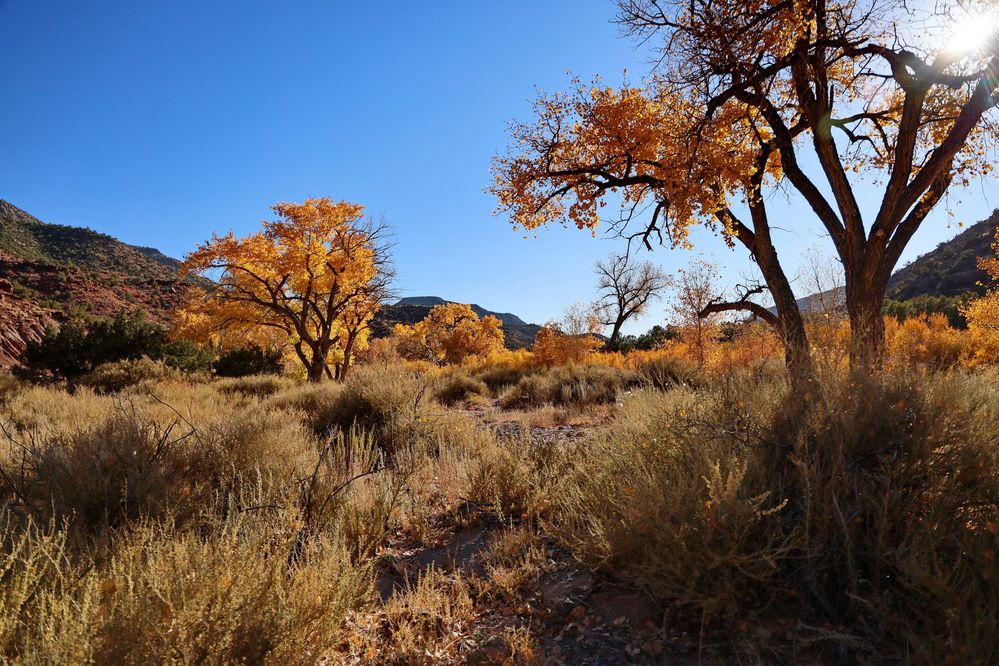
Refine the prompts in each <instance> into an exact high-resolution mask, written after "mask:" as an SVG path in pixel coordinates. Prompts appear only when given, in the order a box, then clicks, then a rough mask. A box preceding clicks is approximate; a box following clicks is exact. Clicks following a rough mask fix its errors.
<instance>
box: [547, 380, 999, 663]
mask: <svg viewBox="0 0 999 666" xmlns="http://www.w3.org/2000/svg"><path fill="white" fill-rule="evenodd" d="M784 392H785V389H783V388H782V387H781V386H779V385H778V386H773V385H771V386H760V385H756V384H749V383H745V384H743V385H741V386H739V385H733V382H728V383H726V384H722V385H720V386H719V387H717V388H714V389H711V390H701V391H698V392H693V391H689V390H685V389H680V390H674V391H671V392H669V393H659V394H656V393H645V392H642V393H638V394H635V395H634V396H632V397H630V398H628V399H627V400H625V401H624V403H623V405H622V407H621V412H622V413H621V420H620V423H619V427H617V428H614V429H613V430H608V431H607V432H606V433H604V434H603V435H602V436H601V437H600V438H598V440H597V441H596V442H594V444H593V447H592V448H591V449H589V451H588V452H589V456H588V457H586V458H584V457H579V458H578V459H576V461H575V463H574V464H573V466H572V471H571V472H570V473H568V474H566V475H565V480H564V482H563V483H562V484H561V485H560V486H559V487H558V489H557V491H556V492H554V493H552V495H553V497H555V498H556V504H557V506H556V509H555V510H554V512H553V519H552V522H551V527H552V530H553V531H554V532H555V533H556V534H557V535H559V538H560V539H561V540H562V541H563V543H565V544H566V545H567V546H568V547H570V548H571V549H572V550H573V552H574V553H575V554H576V556H577V557H579V558H580V559H582V560H583V561H585V562H588V563H590V564H591V565H593V566H597V567H602V568H606V569H607V570H610V571H615V572H622V571H625V572H628V573H627V575H628V576H630V577H632V578H633V580H635V581H636V582H637V583H639V584H641V585H642V586H644V587H647V588H648V589H651V590H654V591H655V592H656V593H657V594H658V595H659V596H660V597H661V598H662V599H664V600H670V601H673V602H678V603H679V604H681V605H685V606H688V607H692V608H694V609H696V610H697V611H699V612H700V613H703V614H704V615H703V617H705V618H709V619H710V620H711V621H714V622H732V623H733V624H732V625H730V628H729V632H728V633H729V635H732V636H742V637H743V639H744V640H745V641H748V642H749V643H750V644H748V645H741V647H743V648H746V649H747V650H750V651H752V652H753V653H754V654H756V655H757V656H760V655H763V654H770V655H771V657H773V656H775V654H779V652H778V651H779V650H783V649H786V650H787V653H786V656H788V657H790V655H791V654H795V653H797V654H799V655H800V651H801V650H802V649H804V648H806V647H809V648H810V649H813V650H814V649H819V650H820V654H821V653H822V652H823V650H826V651H828V652H829V653H834V652H835V651H836V650H843V649H845V650H847V651H848V652H849V651H856V652H859V653H861V654H866V655H867V656H868V657H870V658H872V659H878V660H880V659H884V658H889V655H891V656H893V657H894V658H898V659H909V660H913V661H917V662H925V663H941V662H944V661H945V660H947V658H948V657H949V658H950V659H951V660H952V661H955V662H961V663H972V662H973V663H984V662H988V661H991V660H992V659H994V658H995V656H996V655H997V654H999V639H997V637H996V636H995V634H994V631H993V629H992V628H993V627H994V626H995V624H996V622H997V620H999V618H997V612H999V611H997V605H996V600H997V599H999V581H997V580H996V579H995V577H994V576H992V575H991V572H990V571H989V569H988V566H986V565H983V563H985V562H991V561H992V560H991V558H992V557H994V553H995V551H996V544H997V539H996V532H995V516H996V515H997V513H996V512H997V511H999V474H997V472H996V470H997V465H996V464H997V462H999V460H997V458H999V451H997V449H996V447H995V446H994V444H993V443H991V441H990V440H989V436H988V435H986V434H985V433H987V432H994V431H995V428H996V425H997V423H999V411H997V408H996V407H995V405H997V404H999V400H997V399H996V398H997V396H996V392H995V388H994V387H993V386H989V385H988V384H987V383H986V382H985V381H983V380H981V379H977V378H976V379H975V380H970V379H968V378H965V377H963V376H960V375H954V376H946V377H933V378H931V379H930V380H928V381H927V380H924V384H922V385H916V384H914V383H911V382H906V381H901V380H892V382H891V383H888V384H887V385H880V384H876V383H873V382H871V381H859V380H851V381H844V380H840V381H838V382H835V383H833V384H831V385H829V386H827V387H826V388H824V389H819V388H818V387H816V389H815V391H814V392H811V391H809V392H806V393H804V394H799V395H795V396H793V399H792V401H791V402H785V398H784V397H783V396H784ZM801 402H804V403H805V405H804V406H800V403H801ZM794 405H799V406H798V407H794V408H792V406H794ZM775 615H776V616H777V617H785V618H787V619H788V620H790V621H793V622H794V623H796V624H797V629H796V630H795V631H794V633H793V635H792V636H791V642H790V644H788V645H787V646H786V648H781V647H780V646H778V645H777V644H775V643H774V642H773V641H770V642H768V643H767V644H762V645H761V644H759V643H757V644H752V642H753V640H754V639H752V637H751V635H748V634H746V633H745V632H740V631H738V630H737V629H736V628H735V625H734V623H737V622H739V621H742V620H745V619H746V618H753V617H757V618H759V617H762V616H767V617H768V618H769V621H773V620H774V617H775ZM830 627H836V629H835V630H834V631H833V630H831V629H830ZM820 660H821V659H820Z"/></svg>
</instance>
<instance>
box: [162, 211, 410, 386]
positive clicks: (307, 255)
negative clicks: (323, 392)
mask: <svg viewBox="0 0 999 666" xmlns="http://www.w3.org/2000/svg"><path fill="white" fill-rule="evenodd" d="M272 210H273V211H274V213H275V214H276V215H277V217H278V219H277V220H274V221H268V222H264V223H263V226H262V228H261V230H260V231H258V232H256V233H254V234H251V235H249V236H246V237H244V238H237V237H236V236H235V235H234V234H232V233H229V234H227V235H225V236H213V237H212V239H211V240H210V241H208V242H207V243H205V244H203V245H201V246H199V247H198V248H197V249H196V250H195V251H194V252H192V253H191V254H189V255H188V256H187V259H186V260H185V261H184V264H183V268H184V270H185V271H188V272H193V273H201V274H205V275H207V276H209V277H212V278H215V279H214V280H212V281H206V282H205V283H203V284H202V285H201V287H200V288H199V289H198V290H196V291H195V293H193V294H192V298H191V302H190V304H189V305H188V307H187V308H185V310H184V311H182V312H181V319H182V320H185V321H187V322H190V323H189V324H188V325H187V326H186V328H188V329H189V330H199V331H202V332H217V331H229V332H232V331H249V332H251V333H252V332H254V331H267V330H270V331H276V332H277V333H278V335H279V336H280V337H283V338H284V340H285V342H286V344H288V345H290V346H291V348H292V349H293V350H294V353H295V356H296V357H297V358H298V360H299V361H300V362H301V363H302V366H303V368H304V369H305V371H306V374H307V376H308V379H309V381H313V382H318V381H320V380H322V379H323V377H324V376H326V377H333V376H334V368H335V376H336V377H337V378H340V379H342V378H343V377H344V376H345V375H346V373H347V368H349V366H350V359H351V356H352V354H353V353H354V352H355V351H356V350H357V348H358V347H359V346H360V345H361V344H363V342H364V340H365V339H366V335H367V330H368V324H369V322H370V321H371V319H372V317H374V315H375V313H376V312H377V310H378V308H379V307H380V304H381V301H382V299H383V298H384V297H385V296H386V295H387V290H388V285H389V282H390V280H391V278H392V269H391V265H390V261H389V253H388V245H387V243H386V234H387V227H386V226H385V225H384V223H381V222H377V221H372V220H370V219H368V218H365V217H364V213H363V211H364V207H363V206H361V205H360V204H356V203H350V202H347V201H339V202H334V201H333V200H331V199H328V198H322V199H308V200H307V201H305V202H304V203H301V204H296V203H281V204H277V205H275V206H273V207H272ZM182 329H183V327H182ZM331 366H332V367H331Z"/></svg>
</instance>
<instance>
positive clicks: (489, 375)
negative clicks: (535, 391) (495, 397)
mask: <svg viewBox="0 0 999 666" xmlns="http://www.w3.org/2000/svg"><path fill="white" fill-rule="evenodd" d="M537 372H539V370H538V368H536V367H534V366H530V365H509V366H504V365H500V366H497V367H494V368H486V369H485V370H480V371H479V372H477V373H476V374H475V375H474V378H475V379H477V380H479V381H481V382H482V383H483V384H485V385H486V387H488V388H489V390H490V391H492V392H493V393H494V394H496V393H499V392H500V391H502V390H503V389H506V388H509V387H511V386H513V385H515V384H517V383H518V382H519V381H520V380H521V379H523V378H525V377H529V376H530V375H533V374H536V373H537Z"/></svg>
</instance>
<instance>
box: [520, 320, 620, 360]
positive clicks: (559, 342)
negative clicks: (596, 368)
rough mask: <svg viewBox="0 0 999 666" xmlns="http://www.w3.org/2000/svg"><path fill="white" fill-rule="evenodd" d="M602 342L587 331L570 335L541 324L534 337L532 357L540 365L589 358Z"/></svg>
mask: <svg viewBox="0 0 999 666" xmlns="http://www.w3.org/2000/svg"><path fill="white" fill-rule="evenodd" d="M602 346H603V343H602V342H601V341H600V339H599V338H597V337H596V336H593V335H590V334H588V333H583V334H579V335H570V334H567V333H563V332H562V331H560V330H558V328H556V327H554V326H542V327H541V330H539V331H538V335H537V337H536V338H535V339H534V348H533V350H532V351H533V352H534V359H535V361H537V362H538V363H540V364H541V365H565V364H567V363H583V362H585V361H587V360H589V358H590V356H591V355H592V354H593V352H595V351H596V350H598V349H600V347H602Z"/></svg>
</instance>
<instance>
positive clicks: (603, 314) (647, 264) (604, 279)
mask: <svg viewBox="0 0 999 666" xmlns="http://www.w3.org/2000/svg"><path fill="white" fill-rule="evenodd" d="M596 274H597V289H598V290H599V292H600V296H599V298H598V299H597V302H596V315H597V317H598V318H599V320H600V323H601V324H603V325H604V326H609V327H610V329H611V334H610V338H609V339H608V341H607V348H608V349H612V350H613V349H617V348H618V347H619V344H620V341H621V327H622V326H624V324H625V322H627V321H628V320H629V319H632V318H633V317H636V316H638V315H640V314H642V313H644V312H645V310H646V308H647V307H648V305H649V303H651V302H652V301H654V300H656V299H657V298H659V297H660V296H661V295H662V293H663V291H665V290H666V288H667V287H668V286H669V276H668V275H666V273H664V272H663V270H662V269H661V268H659V267H658V266H656V265H655V264H653V263H652V262H651V261H641V262H635V261H633V260H632V259H631V258H630V256H629V254H628V253H624V254H615V255H611V256H610V257H609V258H608V259H607V260H606V261H598V262H597V265H596Z"/></svg>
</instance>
